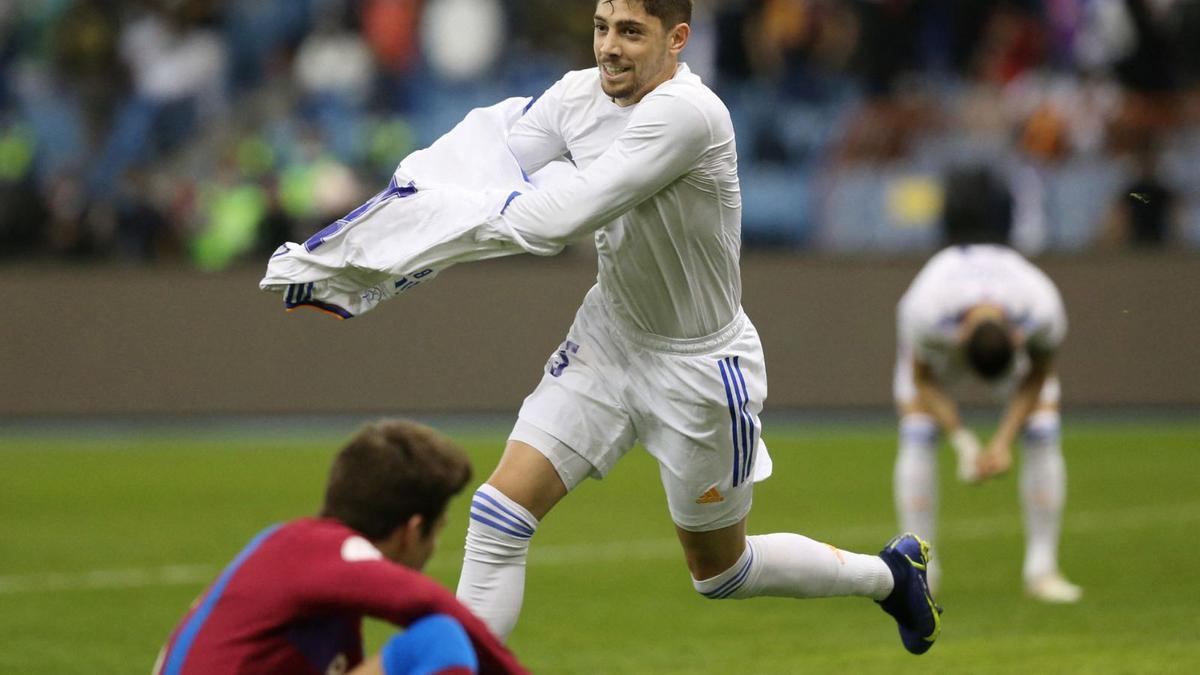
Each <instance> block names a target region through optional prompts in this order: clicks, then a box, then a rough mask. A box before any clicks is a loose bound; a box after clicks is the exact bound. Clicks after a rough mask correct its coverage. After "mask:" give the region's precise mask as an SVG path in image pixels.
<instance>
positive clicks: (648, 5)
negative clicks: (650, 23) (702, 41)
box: [637, 0, 692, 30]
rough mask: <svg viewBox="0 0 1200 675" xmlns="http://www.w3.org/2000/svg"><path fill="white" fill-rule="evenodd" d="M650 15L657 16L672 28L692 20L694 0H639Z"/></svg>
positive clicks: (667, 26) (666, 25) (665, 25)
mask: <svg viewBox="0 0 1200 675" xmlns="http://www.w3.org/2000/svg"><path fill="white" fill-rule="evenodd" d="M637 1H638V2H640V3H642V9H644V10H646V13H647V14H649V15H650V16H656V17H658V19H659V20H660V21H662V23H663V28H666V29H667V30H670V29H672V28H674V27H675V26H678V25H679V24H681V23H691V22H692V0H637Z"/></svg>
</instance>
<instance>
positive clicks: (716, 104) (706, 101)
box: [646, 63, 729, 118]
mask: <svg viewBox="0 0 1200 675" xmlns="http://www.w3.org/2000/svg"><path fill="white" fill-rule="evenodd" d="M646 98H647V99H670V100H675V101H680V102H682V103H686V104H688V105H690V106H692V107H695V108H696V109H698V110H700V111H701V112H703V113H704V114H705V115H706V116H713V117H726V118H727V117H729V108H727V107H726V106H725V102H724V101H722V100H721V97H720V96H717V93H716V92H714V91H713V90H712V89H710V88H709V87H708V85H706V84H704V80H703V79H701V78H700V76H699V75H697V74H696V73H694V72H692V70H691V69H690V68H688V65H687V64H686V63H681V64H679V70H678V71H677V72H676V73H675V77H672V78H671V79H669V80H667V81H666V82H663V83H662V84H660V85H658V86H657V87H655V89H654V91H652V92H650V93H649V94H647V95H646Z"/></svg>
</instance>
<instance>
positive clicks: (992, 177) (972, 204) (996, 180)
mask: <svg viewBox="0 0 1200 675" xmlns="http://www.w3.org/2000/svg"><path fill="white" fill-rule="evenodd" d="M945 186H946V187H945V195H946V196H945V202H944V204H945V205H944V207H943V213H942V236H943V242H944V244H945V245H947V246H951V245H958V244H1005V245H1007V244H1008V243H1009V238H1010V235H1011V233H1012V225H1013V199H1012V193H1011V192H1010V191H1009V188H1008V185H1007V184H1006V182H1005V181H1004V180H1002V179H1001V178H1000V177H999V176H997V175H996V174H995V173H993V172H992V171H991V170H990V169H988V168H987V167H984V166H963V167H954V168H952V169H951V170H950V171H949V173H947V174H946V178H945Z"/></svg>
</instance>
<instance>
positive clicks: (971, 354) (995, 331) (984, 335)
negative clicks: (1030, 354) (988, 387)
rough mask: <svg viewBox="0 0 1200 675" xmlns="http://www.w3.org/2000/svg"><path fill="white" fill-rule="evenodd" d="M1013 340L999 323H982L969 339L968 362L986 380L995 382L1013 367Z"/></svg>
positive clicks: (976, 327)
mask: <svg viewBox="0 0 1200 675" xmlns="http://www.w3.org/2000/svg"><path fill="white" fill-rule="evenodd" d="M1013 351H1014V350H1013V344H1012V338H1011V337H1010V336H1009V334H1008V329H1007V328H1005V326H1004V325H1003V324H1002V323H1000V322H998V321H981V322H979V325H977V326H975V329H974V330H972V331H971V335H970V337H968V338H967V362H968V363H970V364H971V368H972V369H974V370H975V372H976V373H978V374H979V376H980V377H982V378H983V379H985V380H994V379H996V378H997V377H1000V376H1001V375H1003V374H1004V373H1006V372H1008V368H1009V366H1010V365H1012V360H1013Z"/></svg>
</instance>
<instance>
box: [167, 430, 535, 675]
mask: <svg viewBox="0 0 1200 675" xmlns="http://www.w3.org/2000/svg"><path fill="white" fill-rule="evenodd" d="M470 477H471V466H470V463H469V461H468V460H467V457H466V455H464V454H463V452H462V451H461V450H460V449H459V448H458V447H457V446H456V445H454V443H452V442H451V441H450V440H449V439H448V438H446V437H444V436H442V435H441V434H438V433H437V432H435V431H433V430H432V429H429V428H428V427H424V426H421V425H419V424H413V423H409V422H394V421H393V422H380V423H378V424H373V425H368V426H366V427H364V428H363V429H362V430H360V431H359V432H358V433H357V434H356V435H355V436H354V437H353V438H352V439H350V441H349V442H348V443H347V444H346V446H345V447H344V448H343V449H342V450H341V452H339V453H338V455H337V457H336V458H335V459H334V462H333V467H332V469H331V470H330V474H329V481H328V484H327V486H326V491H325V503H324V506H322V508H321V512H320V515H319V516H318V517H315V518H301V519H299V520H293V521H291V522H287V523H283V524H281V525H275V526H272V527H270V528H268V529H266V530H265V531H263V532H262V533H261V534H259V535H258V536H257V537H255V538H254V539H253V540H252V541H251V542H250V544H249V545H247V546H246V548H245V549H243V550H242V552H241V553H239V554H238V556H237V557H236V558H234V560H233V562H231V563H230V564H229V566H228V567H226V568H225V570H224V572H222V573H221V575H220V576H219V577H218V578H217V580H216V581H215V582H213V584H212V585H211V586H209V587H208V589H206V590H205V591H204V593H202V594H201V595H200V597H199V598H198V599H197V601H196V603H195V604H194V605H193V606H192V608H191V609H190V610H189V611H188V612H187V614H185V615H184V617H183V619H182V620H181V621H180V623H179V625H178V626H177V627H176V628H175V630H174V632H173V633H172V634H171V637H170V639H169V640H168V641H167V644H166V646H165V647H164V648H163V651H162V653H161V654H160V655H159V660H158V663H157V664H156V666H155V670H154V673H155V674H156V675H158V674H160V673H161V674H162V675H186V674H189V673H194V674H197V675H211V674H213V673H221V674H222V675H235V674H247V675H248V674H251V673H263V674H267V673H280V674H282V673H286V674H288V675H304V674H306V673H311V674H312V675H338V674H344V673H347V672H349V671H350V669H352V668H354V667H355V666H358V665H359V664H360V663H361V662H362V660H363V653H362V652H363V648H362V618H363V617H364V616H370V617H375V618H377V619H382V620H384V621H389V622H391V623H393V624H395V625H397V626H401V627H406V628H407V630H406V631H405V632H404V633H403V634H401V635H398V636H396V637H394V638H392V640H390V641H389V642H388V643H387V644H386V645H385V646H384V648H383V649H382V650H381V652H380V654H379V655H377V656H376V657H374V658H373V659H372V660H371V661H369V662H368V663H366V664H363V665H362V670H361V671H359V672H367V673H371V672H373V673H384V674H386V675H413V674H416V673H422V674H441V675H464V674H467V673H476V672H479V673H524V672H526V671H525V669H524V668H523V667H522V666H521V665H520V663H518V662H517V660H516V658H515V657H514V656H513V655H512V654H511V653H510V652H509V651H508V649H507V648H505V647H504V645H502V644H501V643H500V641H499V640H497V638H496V637H495V636H494V635H493V634H492V633H491V631H489V630H488V628H487V626H486V625H484V623H483V622H482V621H480V620H479V619H478V618H476V617H475V616H474V615H473V614H471V612H470V610H468V609H467V608H465V607H463V606H462V605H461V604H460V603H459V602H458V601H457V600H456V599H455V598H454V595H453V594H451V593H450V591H448V590H447V589H445V588H443V587H442V586H441V585H439V584H438V583H437V582H435V581H434V580H433V579H430V578H429V577H427V576H425V575H423V574H421V572H420V570H421V569H422V568H423V567H424V566H425V563H426V562H427V561H428V560H429V558H430V556H432V555H433V551H434V548H435V546H436V543H437V537H438V533H439V532H440V530H441V529H442V526H443V525H444V523H445V509H446V504H447V503H448V502H449V500H450V498H451V497H452V496H454V495H455V494H457V493H458V492H459V491H460V490H462V488H463V486H465V485H466V484H467V481H469V480H470Z"/></svg>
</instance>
